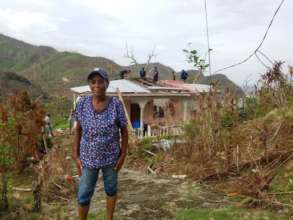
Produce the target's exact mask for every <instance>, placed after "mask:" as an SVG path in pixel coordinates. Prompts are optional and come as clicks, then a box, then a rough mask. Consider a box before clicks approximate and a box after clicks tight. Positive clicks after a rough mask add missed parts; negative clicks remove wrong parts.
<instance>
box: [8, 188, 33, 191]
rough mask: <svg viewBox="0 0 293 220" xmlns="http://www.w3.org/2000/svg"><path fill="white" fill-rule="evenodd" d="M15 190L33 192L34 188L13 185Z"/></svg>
mask: <svg viewBox="0 0 293 220" xmlns="http://www.w3.org/2000/svg"><path fill="white" fill-rule="evenodd" d="M12 190H13V191H20V192H31V191H32V188H22V187H12Z"/></svg>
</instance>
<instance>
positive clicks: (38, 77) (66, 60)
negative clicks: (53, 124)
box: [0, 34, 241, 98]
mask: <svg viewBox="0 0 293 220" xmlns="http://www.w3.org/2000/svg"><path fill="white" fill-rule="evenodd" d="M144 65H145V64H138V65H131V66H120V65H118V64H117V63H115V62H113V61H112V60H110V59H107V58H104V57H89V56H84V55H82V54H79V53H73V52H58V51H57V50H55V49H54V48H51V47H47V46H34V45H31V44H28V43H25V42H23V41H19V40H16V39H13V38H11V37H7V36H5V35H1V34H0V71H3V72H5V71H6V72H7V71H10V72H17V74H19V75H20V76H23V77H25V78H26V79H28V80H29V81H30V82H31V83H32V84H34V85H36V86H39V87H40V88H42V90H43V91H44V92H45V93H47V94H48V95H50V96H55V97H56V96H58V97H68V98H71V92H70V90H69V89H70V88H71V87H74V86H81V85H85V84H86V83H87V82H86V76H87V74H88V72H89V71H90V70H91V69H93V68H94V67H100V68H103V69H106V70H107V71H108V73H109V77H110V78H111V79H118V78H119V72H120V71H121V70H123V69H130V70H131V71H132V73H131V77H133V78H135V77H138V76H139V75H138V71H139V69H140V68H141V67H142V66H144ZM154 66H157V67H158V70H159V72H160V79H172V71H174V70H173V69H172V68H171V67H168V66H165V65H163V64H161V63H151V64H149V66H148V67H147V72H149V73H151V69H152V68H153V67H154ZM189 73H190V79H189V81H190V82H193V81H194V79H196V80H195V82H197V83H203V84H208V83H210V80H209V77H205V76H203V75H202V74H199V73H198V71H195V70H190V71H189ZM176 75H177V79H179V77H180V73H176ZM217 79H219V83H220V84H221V88H222V87H223V88H224V87H226V86H228V87H230V88H235V89H237V91H240V90H241V89H240V88H239V87H238V86H237V85H236V84H235V83H233V82H232V81H230V80H229V79H228V78H227V77H226V76H224V75H221V76H218V77H217ZM239 89H240V90H239Z"/></svg>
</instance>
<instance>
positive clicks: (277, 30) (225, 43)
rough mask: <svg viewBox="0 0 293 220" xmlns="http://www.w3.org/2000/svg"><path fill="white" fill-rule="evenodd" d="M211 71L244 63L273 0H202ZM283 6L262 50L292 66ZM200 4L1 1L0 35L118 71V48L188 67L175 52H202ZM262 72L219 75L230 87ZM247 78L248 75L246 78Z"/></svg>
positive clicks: (191, 0)
mask: <svg viewBox="0 0 293 220" xmlns="http://www.w3.org/2000/svg"><path fill="white" fill-rule="evenodd" d="M207 2H208V12H209V23H210V34H211V47H212V48H213V52H212V68H213V70H215V69H218V68H221V67H224V66H228V65H230V64H233V63H234V62H238V61H240V60H241V59H243V58H245V57H246V56H247V55H248V54H249V53H251V51H253V50H254V49H255V47H256V45H257V44H258V42H259V41H260V40H261V38H262V35H263V33H264V31H265V28H266V27H267V25H268V22H269V20H270V19H271V17H272V15H273V12H274V10H275V9H276V7H277V5H278V4H279V1H278V0H246V1H235V0H209V1H207ZM292 7H293V2H292V1H286V2H285V4H284V6H283V7H282V8H281V10H280V13H279V14H278V16H277V17H276V21H275V23H274V24H273V27H272V29H271V31H270V33H269V36H268V38H267V40H266V42H265V43H264V45H263V48H262V49H263V50H264V51H265V52H266V54H268V55H269V56H270V57H273V58H276V59H282V60H285V61H289V62H290V61H291V62H292V60H293V45H292V44H293V43H292V41H291V39H292V35H293V29H291V28H290V27H291V21H292V19H293V16H292V13H291V10H290V8H292ZM203 8H204V1H198V0H160V1H157V0H123V1H117V0H63V1H59V0H50V1H48V0H26V1H23V0H14V1H5V2H3V3H1V9H0V32H2V33H4V34H5V33H6V34H8V35H12V36H13V37H17V38H20V39H21V40H25V41H28V42H30V43H35V44H37V45H39V44H45V45H49V46H54V47H56V48H57V49H62V50H63V49H66V50H71V51H80V52H82V53H85V54H87V55H92V56H104V57H108V58H111V59H113V60H115V61H116V62H118V63H120V64H122V65H126V64H128V63H129V60H127V59H126V58H125V57H124V54H125V43H126V42H128V45H129V46H130V47H132V48H133V49H134V52H135V54H136V56H137V58H138V60H139V61H140V62H144V61H145V60H146V56H147V54H148V53H149V52H150V51H151V50H152V48H153V47H154V46H156V47H157V50H156V54H158V56H157V57H156V59H155V60H156V61H159V62H162V63H165V64H167V65H170V66H171V67H173V68H175V69H176V70H181V69H182V68H190V67H191V66H190V65H189V64H187V63H186V60H185V55H184V53H183V52H182V49H183V48H186V47H187V43H188V42H192V43H193V46H194V47H195V48H196V49H198V50H199V51H200V53H201V54H202V55H203V56H204V55H205V54H206V51H207V46H206V35H205V19H204V10H203ZM264 70H265V69H264V67H263V66H262V65H261V64H260V63H259V62H258V61H256V60H255V59H254V60H251V61H250V62H248V63H246V64H244V65H241V66H239V67H237V68H233V69H229V70H227V71H225V72H224V73H225V74H227V75H228V76H229V77H231V79H232V80H234V81H235V82H237V83H239V84H242V81H243V80H245V79H246V78H248V77H250V78H253V79H256V78H257V77H258V73H260V72H263V71H264ZM250 75H252V76H250Z"/></svg>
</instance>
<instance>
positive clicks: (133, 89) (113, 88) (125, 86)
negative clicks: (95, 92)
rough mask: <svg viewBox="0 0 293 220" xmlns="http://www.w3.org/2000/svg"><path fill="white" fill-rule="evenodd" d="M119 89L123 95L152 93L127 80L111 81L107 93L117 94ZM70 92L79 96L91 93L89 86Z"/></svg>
mask: <svg viewBox="0 0 293 220" xmlns="http://www.w3.org/2000/svg"><path fill="white" fill-rule="evenodd" d="M117 89H119V90H120V92H122V93H151V91H150V90H148V89H146V88H144V87H143V86H140V85H138V84H136V83H134V82H132V81H130V80H127V79H119V80H112V81H110V84H109V87H108V89H107V91H106V92H107V93H116V92H117ZM70 90H71V91H73V92H75V93H78V94H82V93H88V92H90V91H91V90H90V88H89V86H88V85H87V86H78V87H73V88H71V89H70Z"/></svg>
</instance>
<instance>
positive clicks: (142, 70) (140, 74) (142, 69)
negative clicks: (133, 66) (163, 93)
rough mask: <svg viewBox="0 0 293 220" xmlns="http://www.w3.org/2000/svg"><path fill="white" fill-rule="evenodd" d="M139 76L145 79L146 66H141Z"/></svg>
mask: <svg viewBox="0 0 293 220" xmlns="http://www.w3.org/2000/svg"><path fill="white" fill-rule="evenodd" d="M139 76H140V78H141V79H145V77H146V72H145V69H144V67H141V69H140V71H139Z"/></svg>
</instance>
